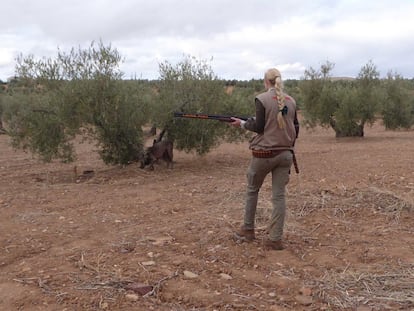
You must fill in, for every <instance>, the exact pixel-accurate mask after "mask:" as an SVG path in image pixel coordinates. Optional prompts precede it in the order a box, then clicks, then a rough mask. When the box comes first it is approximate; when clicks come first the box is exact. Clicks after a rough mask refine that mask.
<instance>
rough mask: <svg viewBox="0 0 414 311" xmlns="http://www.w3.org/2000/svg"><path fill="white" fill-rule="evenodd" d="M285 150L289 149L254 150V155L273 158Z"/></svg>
mask: <svg viewBox="0 0 414 311" xmlns="http://www.w3.org/2000/svg"><path fill="white" fill-rule="evenodd" d="M284 151H287V150H252V155H253V156H254V157H255V158H273V157H275V156H277V155H278V154H281V153H282V152H284Z"/></svg>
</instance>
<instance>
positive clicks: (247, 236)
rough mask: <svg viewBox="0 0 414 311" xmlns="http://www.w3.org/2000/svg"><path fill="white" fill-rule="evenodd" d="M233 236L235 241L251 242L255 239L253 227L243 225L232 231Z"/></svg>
mask: <svg viewBox="0 0 414 311" xmlns="http://www.w3.org/2000/svg"><path fill="white" fill-rule="evenodd" d="M233 238H234V240H235V241H236V242H251V241H253V240H254V239H255V234H254V229H246V228H245V226H244V225H243V226H241V228H240V230H239V231H237V232H234V234H233Z"/></svg>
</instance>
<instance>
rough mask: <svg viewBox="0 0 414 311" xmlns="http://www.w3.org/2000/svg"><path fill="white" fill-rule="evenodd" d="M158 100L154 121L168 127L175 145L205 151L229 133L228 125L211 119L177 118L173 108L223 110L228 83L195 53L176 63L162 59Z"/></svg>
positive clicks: (218, 111) (198, 151) (201, 110)
mask: <svg viewBox="0 0 414 311" xmlns="http://www.w3.org/2000/svg"><path fill="white" fill-rule="evenodd" d="M159 70H160V82H159V87H158V90H157V92H158V98H157V99H158V102H157V105H156V106H155V107H153V108H154V115H153V119H154V122H155V123H156V124H157V125H158V126H159V127H161V128H165V129H167V133H168V134H167V135H168V137H169V138H170V139H172V140H174V144H175V148H177V149H178V150H185V151H187V152H190V151H195V152H196V153H197V154H200V155H202V154H205V153H207V152H209V151H210V149H211V148H213V147H215V146H217V145H218V143H219V141H220V137H222V136H223V135H224V133H225V125H223V124H222V123H220V122H212V121H207V120H189V119H173V112H174V111H179V112H190V113H209V114H217V113H221V112H223V109H224V107H223V103H224V101H225V96H226V95H225V92H224V85H223V84H222V82H221V81H220V80H218V79H217V78H216V76H215V75H214V73H213V71H212V69H211V67H210V66H209V65H208V64H207V63H206V62H205V61H200V60H197V59H195V58H194V57H188V56H187V57H185V58H184V59H183V60H182V61H180V62H179V63H178V64H176V65H175V66H174V65H172V64H170V63H169V62H165V63H161V64H160V66H159Z"/></svg>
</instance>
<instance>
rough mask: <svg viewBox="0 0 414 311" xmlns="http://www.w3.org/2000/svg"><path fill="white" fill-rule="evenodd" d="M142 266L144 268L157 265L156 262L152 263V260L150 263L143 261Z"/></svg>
mask: <svg viewBox="0 0 414 311" xmlns="http://www.w3.org/2000/svg"><path fill="white" fill-rule="evenodd" d="M141 264H142V265H143V266H153V265H155V261H152V260H150V261H143V262H141Z"/></svg>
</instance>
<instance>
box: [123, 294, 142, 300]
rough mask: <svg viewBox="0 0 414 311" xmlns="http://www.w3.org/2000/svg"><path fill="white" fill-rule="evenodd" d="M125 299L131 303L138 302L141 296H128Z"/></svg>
mask: <svg viewBox="0 0 414 311" xmlns="http://www.w3.org/2000/svg"><path fill="white" fill-rule="evenodd" d="M125 299H126V300H129V301H138V299H139V296H138V295H136V294H126V295H125Z"/></svg>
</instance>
